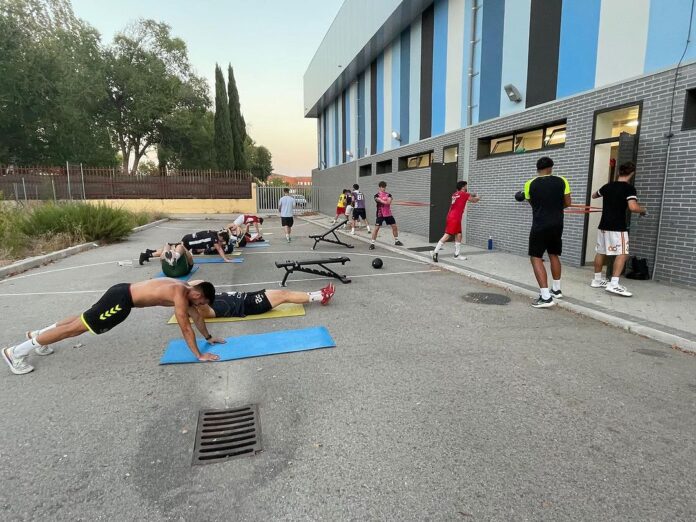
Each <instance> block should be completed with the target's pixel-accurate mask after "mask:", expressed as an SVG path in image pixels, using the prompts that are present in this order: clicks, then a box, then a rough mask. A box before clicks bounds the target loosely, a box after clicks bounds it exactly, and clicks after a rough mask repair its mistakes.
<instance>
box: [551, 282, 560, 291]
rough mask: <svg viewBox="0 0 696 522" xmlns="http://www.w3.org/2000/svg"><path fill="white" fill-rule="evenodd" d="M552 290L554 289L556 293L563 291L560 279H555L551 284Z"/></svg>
mask: <svg viewBox="0 0 696 522" xmlns="http://www.w3.org/2000/svg"><path fill="white" fill-rule="evenodd" d="M551 288H553V291H554V292H558V291H559V290H560V289H561V280H560V279H554V280H553V281H552V282H551Z"/></svg>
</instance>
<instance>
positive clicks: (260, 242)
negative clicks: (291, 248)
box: [241, 241, 271, 248]
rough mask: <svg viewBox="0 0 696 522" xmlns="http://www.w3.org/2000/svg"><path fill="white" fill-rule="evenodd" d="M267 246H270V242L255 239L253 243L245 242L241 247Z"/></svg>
mask: <svg viewBox="0 0 696 522" xmlns="http://www.w3.org/2000/svg"><path fill="white" fill-rule="evenodd" d="M267 246H271V243H269V242H268V241H256V242H253V243H247V244H246V245H244V246H243V247H241V248H263V247H267Z"/></svg>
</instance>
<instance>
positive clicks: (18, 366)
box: [2, 346, 34, 375]
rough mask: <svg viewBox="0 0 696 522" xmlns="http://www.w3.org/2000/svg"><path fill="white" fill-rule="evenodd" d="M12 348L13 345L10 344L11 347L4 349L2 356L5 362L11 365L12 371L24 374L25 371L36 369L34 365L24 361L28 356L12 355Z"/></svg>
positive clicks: (16, 373)
mask: <svg viewBox="0 0 696 522" xmlns="http://www.w3.org/2000/svg"><path fill="white" fill-rule="evenodd" d="M12 348H13V347H12V346H10V347H9V348H3V349H2V358H3V359H5V362H6V363H7V365H8V366H9V367H10V371H11V372H12V373H14V374H15V375H24V374H25V373H29V372H31V371H34V367H33V366H31V365H29V364H27V363H26V362H25V361H24V359H26V357H14V356H13V355H12Z"/></svg>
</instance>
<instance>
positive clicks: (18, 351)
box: [12, 339, 39, 357]
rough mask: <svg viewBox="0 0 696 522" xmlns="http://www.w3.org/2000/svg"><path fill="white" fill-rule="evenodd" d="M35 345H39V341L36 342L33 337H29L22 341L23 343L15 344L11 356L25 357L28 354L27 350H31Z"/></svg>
mask: <svg viewBox="0 0 696 522" xmlns="http://www.w3.org/2000/svg"><path fill="white" fill-rule="evenodd" d="M37 346H39V343H37V342H36V341H35V340H34V339H29V340H28V341H24V342H23V343H21V344H18V345H17V346H15V347H14V348H13V349H12V356H13V357H26V356H27V355H28V354H29V352H31V351H32V350H33V349H34V348H36V347H37Z"/></svg>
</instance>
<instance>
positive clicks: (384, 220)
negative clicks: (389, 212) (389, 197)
mask: <svg viewBox="0 0 696 522" xmlns="http://www.w3.org/2000/svg"><path fill="white" fill-rule="evenodd" d="M384 223H386V224H387V225H396V219H394V216H387V217H377V221H376V224H377V226H378V227H381V226H382V224H384Z"/></svg>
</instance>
